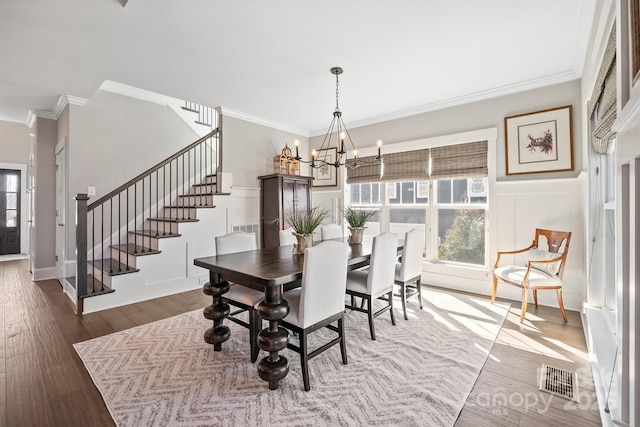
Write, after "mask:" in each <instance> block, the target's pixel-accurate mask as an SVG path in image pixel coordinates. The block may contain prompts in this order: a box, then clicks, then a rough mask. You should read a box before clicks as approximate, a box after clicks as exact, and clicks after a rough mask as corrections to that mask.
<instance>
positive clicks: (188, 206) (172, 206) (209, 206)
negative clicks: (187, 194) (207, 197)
mask: <svg viewBox="0 0 640 427" xmlns="http://www.w3.org/2000/svg"><path fill="white" fill-rule="evenodd" d="M215 207H216V205H171V206H165V208H173V209H180V208H191V209H195V208H215Z"/></svg>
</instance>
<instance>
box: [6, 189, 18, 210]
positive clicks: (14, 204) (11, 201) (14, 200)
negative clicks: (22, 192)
mask: <svg viewBox="0 0 640 427" xmlns="http://www.w3.org/2000/svg"><path fill="white" fill-rule="evenodd" d="M7 209H18V194H16V193H7Z"/></svg>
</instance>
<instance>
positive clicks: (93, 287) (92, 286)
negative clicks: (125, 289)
mask: <svg viewBox="0 0 640 427" xmlns="http://www.w3.org/2000/svg"><path fill="white" fill-rule="evenodd" d="M67 281H68V282H69V283H70V284H71V286H73V287H74V289H77V288H76V278H75V276H72V277H67ZM113 292H115V290H114V289H111V288H110V287H109V286H107V285H105V284H104V283H102V282H101V281H100V280H98V279H97V278H95V277H93V274H88V275H87V295H78V298H89V297H95V296H98V295H105V294H110V293H113Z"/></svg>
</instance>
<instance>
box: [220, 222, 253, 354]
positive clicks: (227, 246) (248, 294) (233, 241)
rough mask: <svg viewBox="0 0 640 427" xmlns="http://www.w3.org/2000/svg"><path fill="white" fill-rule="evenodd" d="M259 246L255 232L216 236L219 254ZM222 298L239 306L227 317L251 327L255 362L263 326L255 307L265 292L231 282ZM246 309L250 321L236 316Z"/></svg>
mask: <svg viewBox="0 0 640 427" xmlns="http://www.w3.org/2000/svg"><path fill="white" fill-rule="evenodd" d="M257 248H258V243H257V240H256V234H255V233H244V232H234V233H229V234H225V235H223V236H217V237H216V254H217V255H224V254H230V253H234V252H244V251H252V250H256V249H257ZM222 298H223V300H224V301H225V302H226V303H227V304H230V305H233V306H234V307H237V308H238V310H236V311H234V312H232V313H229V315H228V316H227V319H229V320H230V321H232V322H234V323H237V324H238V325H241V326H244V327H245V328H248V329H249V341H250V349H251V363H253V362H255V361H256V360H257V359H258V353H259V352H260V349H259V348H258V341H257V337H258V333H259V332H260V329H261V327H262V320H261V319H260V316H259V315H258V312H257V311H256V310H255V309H254V306H255V305H256V304H257V303H259V302H260V301H262V300H263V299H264V292H261V291H257V290H255V289H251V288H247V287H244V286H239V285H235V284H231V286H230V287H229V290H228V291H227V292H226V293H225V294H224V295H222ZM244 311H248V312H249V322H248V323H247V322H245V321H244V320H242V319H239V318H237V317H235V316H236V315H237V314H239V313H242V312H244Z"/></svg>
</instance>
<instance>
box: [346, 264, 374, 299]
mask: <svg viewBox="0 0 640 427" xmlns="http://www.w3.org/2000/svg"><path fill="white" fill-rule="evenodd" d="M368 276H369V269H368V268H365V269H363V270H355V271H350V272H348V273H347V290H349V291H354V292H360V293H362V294H366V293H367V277H368Z"/></svg>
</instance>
